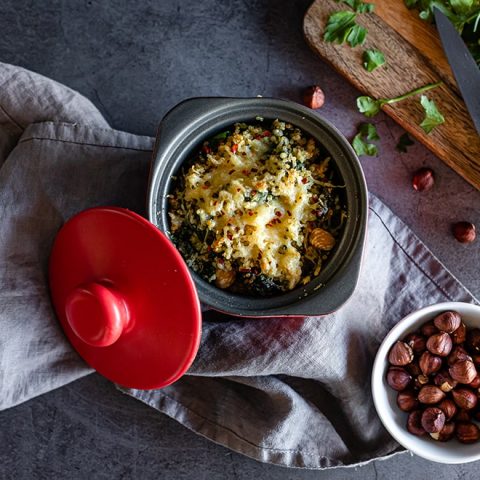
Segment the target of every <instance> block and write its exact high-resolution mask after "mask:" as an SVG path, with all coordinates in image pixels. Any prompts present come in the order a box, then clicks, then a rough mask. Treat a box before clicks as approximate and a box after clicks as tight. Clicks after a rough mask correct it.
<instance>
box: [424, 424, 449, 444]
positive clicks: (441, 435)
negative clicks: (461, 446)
mask: <svg viewBox="0 0 480 480" xmlns="http://www.w3.org/2000/svg"><path fill="white" fill-rule="evenodd" d="M454 434H455V423H453V422H448V423H446V424H445V425H444V426H443V428H442V429H441V430H440V431H439V432H435V433H431V434H430V436H431V437H432V438H433V439H434V440H437V441H438V442H448V440H450V439H451V438H453V435H454Z"/></svg>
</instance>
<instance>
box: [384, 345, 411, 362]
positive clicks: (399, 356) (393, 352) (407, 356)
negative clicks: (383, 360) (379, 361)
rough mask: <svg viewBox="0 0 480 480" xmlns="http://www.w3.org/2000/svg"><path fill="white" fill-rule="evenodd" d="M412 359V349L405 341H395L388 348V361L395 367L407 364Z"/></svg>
mask: <svg viewBox="0 0 480 480" xmlns="http://www.w3.org/2000/svg"><path fill="white" fill-rule="evenodd" d="M412 360H413V350H412V348H411V347H410V345H407V344H406V343H405V342H401V341H397V342H396V343H394V345H393V347H392V348H391V349H390V352H389V354H388V361H389V362H390V364H391V365H394V366H396V367H403V366H405V365H408V364H409V363H411V362H412Z"/></svg>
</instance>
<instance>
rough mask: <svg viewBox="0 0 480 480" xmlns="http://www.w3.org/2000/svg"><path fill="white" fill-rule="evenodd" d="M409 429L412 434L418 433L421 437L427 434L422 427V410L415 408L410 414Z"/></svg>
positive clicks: (408, 419)
mask: <svg viewBox="0 0 480 480" xmlns="http://www.w3.org/2000/svg"><path fill="white" fill-rule="evenodd" d="M407 430H408V431H409V432H410V433H411V434H412V435H417V436H418V437H421V436H422V435H426V434H427V432H426V431H425V429H424V428H423V427H422V411H421V410H414V411H413V412H410V413H409V414H408V418H407Z"/></svg>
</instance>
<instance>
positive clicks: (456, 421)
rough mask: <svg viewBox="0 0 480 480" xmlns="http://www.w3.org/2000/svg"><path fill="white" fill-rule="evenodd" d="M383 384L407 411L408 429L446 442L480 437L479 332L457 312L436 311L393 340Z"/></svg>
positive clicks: (465, 440)
mask: <svg viewBox="0 0 480 480" xmlns="http://www.w3.org/2000/svg"><path fill="white" fill-rule="evenodd" d="M388 362H389V364H390V366H389V368H388V371H387V383H388V385H389V386H390V387H391V388H393V389H394V390H396V391H397V392H398V394H397V405H398V408H400V410H403V411H404V412H407V413H408V419H407V430H408V431H409V432H410V433H412V434H413V435H430V437H432V438H433V439H434V440H438V441H440V442H446V441H448V440H450V439H452V438H454V437H456V438H457V439H458V441H459V442H462V443H474V442H476V441H478V440H479V439H480V430H479V428H478V426H477V425H476V424H475V423H473V421H474V420H476V421H480V401H479V396H480V375H479V374H478V372H477V368H478V369H479V370H480V329H478V328H467V327H466V326H465V324H464V323H463V322H462V319H461V317H460V315H459V314H458V313H457V312H453V311H448V312H444V313H441V314H440V315H438V316H437V317H435V318H434V319H433V320H432V321H429V322H427V323H425V324H424V325H423V326H422V327H421V328H420V329H419V330H417V331H415V332H413V333H409V334H408V335H407V336H406V337H405V338H404V339H403V340H400V341H397V342H396V343H395V344H394V345H393V346H392V348H391V349H390V352H389V354H388Z"/></svg>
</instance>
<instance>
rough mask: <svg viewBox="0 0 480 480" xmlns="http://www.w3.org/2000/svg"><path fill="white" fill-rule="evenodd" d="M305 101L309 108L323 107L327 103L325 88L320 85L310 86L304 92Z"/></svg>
mask: <svg viewBox="0 0 480 480" xmlns="http://www.w3.org/2000/svg"><path fill="white" fill-rule="evenodd" d="M303 103H304V105H305V106H306V107H308V108H313V109H314V110H316V109H317V108H321V107H323V104H324V103H325V94H324V93H323V90H322V89H321V88H320V87H319V86H318V85H312V86H311V87H308V88H307V89H306V90H305V92H304V93H303Z"/></svg>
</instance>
